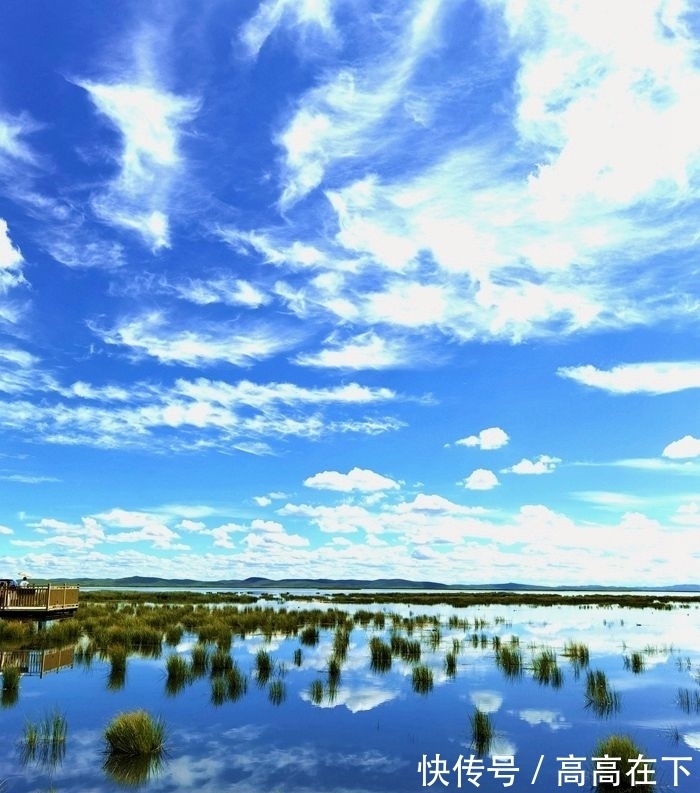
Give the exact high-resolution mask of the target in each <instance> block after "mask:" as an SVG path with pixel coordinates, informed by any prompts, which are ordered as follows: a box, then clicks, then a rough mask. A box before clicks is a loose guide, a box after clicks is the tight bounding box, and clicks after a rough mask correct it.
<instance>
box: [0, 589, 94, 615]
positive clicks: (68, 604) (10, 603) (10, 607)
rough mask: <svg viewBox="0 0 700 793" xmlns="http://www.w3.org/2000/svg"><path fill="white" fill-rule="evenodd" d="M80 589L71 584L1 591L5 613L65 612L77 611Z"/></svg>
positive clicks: (1, 603) (0, 606)
mask: <svg viewBox="0 0 700 793" xmlns="http://www.w3.org/2000/svg"><path fill="white" fill-rule="evenodd" d="M79 593H80V587H77V586H70V585H69V584H59V585H56V584H48V585H46V586H28V587H17V589H3V590H2V591H0V614H1V613H2V612H3V611H6V612H12V611H63V610H66V609H76V608H77V607H78V597H79Z"/></svg>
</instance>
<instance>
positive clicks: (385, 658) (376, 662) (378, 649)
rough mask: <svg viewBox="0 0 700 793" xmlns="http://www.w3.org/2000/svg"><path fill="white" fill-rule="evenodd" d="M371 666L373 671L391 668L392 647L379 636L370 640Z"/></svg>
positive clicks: (385, 670)
mask: <svg viewBox="0 0 700 793" xmlns="http://www.w3.org/2000/svg"><path fill="white" fill-rule="evenodd" d="M369 653H370V662H369V663H370V668H371V669H372V671H373V672H381V673H384V672H388V671H389V670H390V669H391V658H392V653H391V647H390V646H389V645H388V644H387V643H386V642H385V641H383V640H382V639H380V638H379V637H378V636H372V638H371V639H370V640H369Z"/></svg>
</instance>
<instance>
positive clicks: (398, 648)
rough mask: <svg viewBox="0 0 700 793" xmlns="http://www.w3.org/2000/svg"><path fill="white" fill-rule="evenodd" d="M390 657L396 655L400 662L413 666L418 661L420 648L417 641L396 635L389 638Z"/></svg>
mask: <svg viewBox="0 0 700 793" xmlns="http://www.w3.org/2000/svg"><path fill="white" fill-rule="evenodd" d="M391 652H392V655H398V656H399V657H400V658H401V660H402V661H406V662H407V663H410V664H415V663H418V661H420V655H421V646H420V642H419V641H418V640H417V639H408V638H406V637H405V636H398V635H396V634H394V635H392V637H391Z"/></svg>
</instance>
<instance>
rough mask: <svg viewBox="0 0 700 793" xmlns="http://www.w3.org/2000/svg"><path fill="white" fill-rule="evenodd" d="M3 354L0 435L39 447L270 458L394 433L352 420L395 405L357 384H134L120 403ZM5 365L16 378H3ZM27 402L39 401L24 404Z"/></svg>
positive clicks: (387, 420) (114, 391)
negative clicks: (354, 436)
mask: <svg viewBox="0 0 700 793" xmlns="http://www.w3.org/2000/svg"><path fill="white" fill-rule="evenodd" d="M5 352H6V357H7V360H8V365H6V366H5V367H4V368H3V366H2V363H3V361H2V358H3V348H0V392H1V391H3V390H4V391H6V392H8V393H9V394H11V395H13V397H16V395H17V394H18V393H19V392H22V393H23V394H24V396H25V398H23V399H17V398H13V399H12V400H8V401H2V400H0V427H2V428H4V430H6V431H9V432H15V433H18V434H22V435H24V436H25V437H31V438H34V439H38V438H40V439H41V440H42V441H44V442H47V443H55V444H61V445H73V446H79V445H88V446H99V447H101V448H141V449H147V450H151V451H163V450H165V449H168V450H170V451H176V450H183V449H189V450H193V451H206V450H207V449H223V448H226V449H228V450H230V449H231V448H234V449H239V450H241V451H245V452H247V453H252V454H271V453H273V452H274V449H273V448H272V447H271V446H270V442H271V441H272V440H275V439H277V440H279V439H281V438H289V437H298V438H305V439H306V440H314V439H319V438H321V437H323V436H330V435H335V434H347V433H360V434H368V435H376V434H380V433H383V432H387V431H390V430H395V429H398V428H399V427H401V426H403V425H402V423H401V422H400V421H398V420H397V419H395V418H393V417H392V416H383V417H382V416H377V415H372V416H364V415H362V414H361V413H360V414H358V413H357V411H358V410H362V409H363V408H364V407H365V406H369V405H375V404H381V403H385V402H391V401H393V400H395V399H397V398H398V396H397V394H396V393H395V392H393V391H392V390H391V389H387V388H381V387H380V388H370V387H367V386H360V385H359V384H357V383H347V384H344V385H340V386H334V387H328V388H308V387H303V386H297V385H295V384H292V383H264V384H258V383H252V382H250V381H247V380H241V381H238V382H237V383H235V384H232V383H226V382H223V381H220V380H219V381H213V380H208V379H206V378H203V377H200V378H198V379H197V380H195V381H191V380H185V379H179V380H177V381H176V382H175V383H174V384H173V385H171V386H169V387H167V386H160V385H154V384H153V383H150V382H143V381H141V382H134V383H132V384H131V388H130V389H129V392H128V394H126V393H125V390H124V389H123V388H120V387H118V386H111V385H105V386H92V385H90V384H88V383H83V382H78V383H74V384H73V385H72V386H69V387H63V386H61V385H59V384H58V383H56V382H55V381H54V380H53V379H51V378H49V377H48V376H46V375H45V373H43V372H42V371H41V370H37V368H36V367H35V366H34V365H33V363H32V362H33V361H34V359H33V358H32V357H31V356H26V355H25V356H23V355H22V351H18V350H13V349H11V348H10V349H8V350H6V351H5ZM14 361H18V362H19V364H20V368H19V369H16V368H13V366H12V364H13V362H14ZM22 367H25V368H22ZM26 367H29V368H26ZM37 394H40V395H41V398H40V399H36V401H34V402H33V401H31V398H32V397H35V398H36V395H37ZM57 395H59V396H60V397H61V400H60V401H56V396H57Z"/></svg>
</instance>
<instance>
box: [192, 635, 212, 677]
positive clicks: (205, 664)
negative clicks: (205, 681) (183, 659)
mask: <svg viewBox="0 0 700 793" xmlns="http://www.w3.org/2000/svg"><path fill="white" fill-rule="evenodd" d="M208 671H209V648H208V647H207V645H206V644H201V643H200V642H198V643H197V644H195V645H194V647H193V648H192V653H191V655H190V674H191V675H192V677H193V678H196V677H204V675H206V673H207V672H208Z"/></svg>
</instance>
